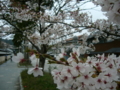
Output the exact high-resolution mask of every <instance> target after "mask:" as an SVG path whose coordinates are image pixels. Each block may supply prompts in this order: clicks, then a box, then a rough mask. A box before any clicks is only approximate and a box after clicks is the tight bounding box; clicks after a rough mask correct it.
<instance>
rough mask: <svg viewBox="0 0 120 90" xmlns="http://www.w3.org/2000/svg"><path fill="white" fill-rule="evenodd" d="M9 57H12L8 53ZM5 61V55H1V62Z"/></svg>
mask: <svg viewBox="0 0 120 90" xmlns="http://www.w3.org/2000/svg"><path fill="white" fill-rule="evenodd" d="M7 59H10V55H7ZM3 61H5V56H0V62H3Z"/></svg>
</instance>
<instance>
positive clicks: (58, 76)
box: [0, 0, 120, 90]
mask: <svg viewBox="0 0 120 90" xmlns="http://www.w3.org/2000/svg"><path fill="white" fill-rule="evenodd" d="M48 1H51V0H46V2H48ZM90 1H93V0H90ZM109 1H110V2H112V1H111V0H109ZM116 1H117V0H116ZM0 2H1V4H0V5H1V7H2V9H1V10H0V14H1V19H3V20H4V21H6V22H7V23H9V25H10V26H11V28H9V30H8V31H11V30H13V31H12V33H15V36H14V39H13V41H14V42H16V43H17V44H16V45H17V46H19V45H21V42H22V41H23V40H25V41H26V43H25V45H26V46H28V47H29V49H28V50H27V51H28V52H29V53H30V54H31V56H30V60H31V64H32V65H33V67H34V68H30V69H29V70H28V74H32V73H33V75H34V76H35V77H37V76H38V75H40V76H43V72H42V68H43V69H44V63H45V58H48V59H49V63H55V64H61V65H60V67H59V68H57V69H55V70H53V71H52V72H51V73H52V75H53V79H54V83H56V84H57V88H58V89H60V90H63V89H65V90H115V89H116V87H117V82H118V78H119V77H118V74H119V68H120V67H119V66H120V65H119V59H120V57H116V56H115V55H114V54H112V55H108V57H105V56H104V54H103V55H98V56H94V57H87V58H80V56H81V55H83V54H85V53H87V51H88V50H94V49H95V48H94V47H93V45H92V43H91V44H89V45H88V43H87V38H88V36H87V35H83V37H82V38H81V39H82V43H81V45H80V46H79V47H78V48H72V52H71V53H70V55H69V58H67V60H66V59H65V58H64V56H65V55H66V51H65V49H64V48H62V49H61V53H60V54H58V55H57V57H56V58H53V57H51V56H49V55H48V54H46V53H47V51H48V50H49V48H50V47H52V46H55V45H58V44H60V43H62V42H63V41H65V40H66V39H67V38H68V37H72V36H73V33H75V32H80V31H83V30H86V29H87V30H88V31H89V32H95V31H99V34H98V35H96V37H95V38H96V39H95V40H94V41H93V43H98V42H99V39H98V38H99V37H101V36H103V37H105V38H107V41H111V40H112V39H116V38H119V37H120V35H119V26H118V25H116V24H118V23H119V21H113V22H110V21H111V20H113V18H112V19H111V20H96V21H95V22H93V21H92V16H91V15H90V14H88V13H86V12H82V9H81V6H82V5H83V4H85V3H87V2H88V0H87V1H84V2H82V1H81V0H80V1H79V0H77V1H74V0H64V1H63V0H55V1H54V0H53V3H52V6H49V5H48V6H49V7H47V5H46V4H45V2H44V0H43V1H40V0H38V1H37V0H36V1H33V2H32V1H29V0H28V1H24V0H18V1H15V0H10V1H8V0H7V1H2V0H1V1H0ZM93 2H94V3H97V4H101V3H102V4H103V3H104V4H103V6H105V5H106V4H105V3H107V5H108V6H107V7H105V9H106V8H107V9H108V8H111V10H112V9H113V11H116V10H119V9H118V3H114V2H112V3H113V5H111V3H109V2H108V1H105V0H101V1H100V0H97V1H93ZM117 2H118V1H117ZM48 4H49V3H48ZM109 4H110V5H109ZM50 5H51V4H50ZM114 5H117V7H114ZM103 8H104V7H103ZM107 11H108V10H107ZM110 13H111V12H110ZM114 14H116V12H115V13H114ZM107 15H108V14H107ZM109 17H110V16H109ZM109 17H108V18H109ZM115 20H118V19H115ZM115 23H116V24H115ZM66 36H67V38H65V39H64V37H66ZM32 47H34V50H33V49H32ZM39 58H40V59H39ZM13 60H15V62H16V63H19V62H22V61H24V57H23V54H22V53H20V52H19V53H18V54H17V56H14V57H13ZM39 62H40V63H41V65H40V67H42V68H39Z"/></svg>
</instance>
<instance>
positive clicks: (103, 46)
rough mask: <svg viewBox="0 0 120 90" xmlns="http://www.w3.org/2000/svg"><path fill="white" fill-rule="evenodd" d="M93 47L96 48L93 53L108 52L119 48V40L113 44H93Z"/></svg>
mask: <svg viewBox="0 0 120 90" xmlns="http://www.w3.org/2000/svg"><path fill="white" fill-rule="evenodd" d="M94 46H95V48H96V50H95V52H102V51H106V50H109V49H111V48H118V47H119V48H120V39H119V40H115V41H113V42H107V43H98V44H94Z"/></svg>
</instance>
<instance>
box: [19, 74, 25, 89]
mask: <svg viewBox="0 0 120 90" xmlns="http://www.w3.org/2000/svg"><path fill="white" fill-rule="evenodd" d="M19 82H20V90H24V89H23V85H22V79H21V76H19Z"/></svg>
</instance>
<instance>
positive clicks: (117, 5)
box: [92, 0, 120, 25]
mask: <svg viewBox="0 0 120 90" xmlns="http://www.w3.org/2000/svg"><path fill="white" fill-rule="evenodd" d="M92 1H93V3H94V4H96V5H100V6H101V7H102V11H103V12H106V16H107V17H108V19H109V20H110V21H111V22H113V23H116V24H118V25H119V24H120V0H92Z"/></svg>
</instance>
